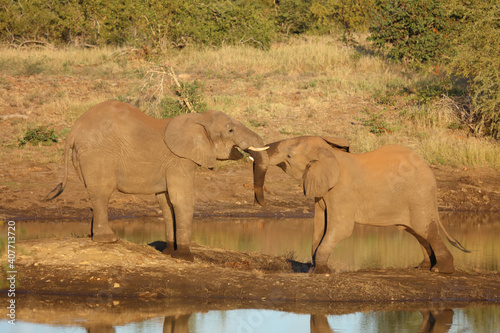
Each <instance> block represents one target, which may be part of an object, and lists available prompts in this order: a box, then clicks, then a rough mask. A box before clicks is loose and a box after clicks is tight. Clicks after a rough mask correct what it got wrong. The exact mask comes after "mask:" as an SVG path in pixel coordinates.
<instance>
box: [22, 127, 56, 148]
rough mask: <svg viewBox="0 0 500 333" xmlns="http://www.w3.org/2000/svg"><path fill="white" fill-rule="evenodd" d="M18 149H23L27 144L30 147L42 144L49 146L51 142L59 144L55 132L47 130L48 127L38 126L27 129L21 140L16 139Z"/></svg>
mask: <svg viewBox="0 0 500 333" xmlns="http://www.w3.org/2000/svg"><path fill="white" fill-rule="evenodd" d="M17 141H18V142H19V147H20V148H21V147H24V146H25V145H26V144H27V143H30V144H31V145H32V146H36V145H38V144H42V145H44V146H50V145H52V143H53V142H59V139H58V137H57V135H56V134H55V130H53V129H49V128H48V126H38V127H35V128H28V129H27V130H26V132H24V135H23V137H22V138H18V139H17Z"/></svg>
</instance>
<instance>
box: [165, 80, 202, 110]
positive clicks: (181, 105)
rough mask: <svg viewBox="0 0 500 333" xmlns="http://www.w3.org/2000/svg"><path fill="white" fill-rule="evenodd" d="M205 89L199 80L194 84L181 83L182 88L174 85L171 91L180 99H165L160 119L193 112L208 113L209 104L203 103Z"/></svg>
mask: <svg viewBox="0 0 500 333" xmlns="http://www.w3.org/2000/svg"><path fill="white" fill-rule="evenodd" d="M203 87H204V85H203V83H202V82H200V81H198V80H194V82H193V83H186V82H180V87H178V86H177V85H172V86H171V90H172V91H173V93H174V94H175V95H176V96H177V97H178V99H175V98H172V97H170V96H165V97H163V98H162V100H161V103H160V112H159V113H160V114H159V115H160V117H161V118H171V117H175V116H178V115H180V114H183V113H189V112H192V111H195V112H204V111H206V110H207V104H206V103H205V102H203ZM190 108H192V110H190Z"/></svg>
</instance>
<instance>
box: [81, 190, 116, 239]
mask: <svg viewBox="0 0 500 333" xmlns="http://www.w3.org/2000/svg"><path fill="white" fill-rule="evenodd" d="M88 192H89V195H90V201H91V202H92V240H93V241H94V242H99V243H113V242H116V241H118V237H116V235H115V233H114V232H113V230H112V229H111V227H110V226H109V222H108V202H109V198H110V197H111V192H112V190H108V191H103V189H102V188H100V189H99V190H98V191H95V190H94V191H92V190H89V191H88Z"/></svg>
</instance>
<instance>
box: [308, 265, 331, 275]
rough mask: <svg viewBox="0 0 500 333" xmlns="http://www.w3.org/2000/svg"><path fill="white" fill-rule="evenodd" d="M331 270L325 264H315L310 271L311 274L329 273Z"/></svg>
mask: <svg viewBox="0 0 500 333" xmlns="http://www.w3.org/2000/svg"><path fill="white" fill-rule="evenodd" d="M331 272H332V271H331V270H330V268H328V266H327V265H316V266H315V267H314V268H313V271H312V273H313V274H329V273H331Z"/></svg>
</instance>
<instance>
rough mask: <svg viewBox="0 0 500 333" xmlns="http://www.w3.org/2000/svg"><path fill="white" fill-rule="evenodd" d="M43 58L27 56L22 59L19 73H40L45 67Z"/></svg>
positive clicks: (30, 74) (29, 74)
mask: <svg viewBox="0 0 500 333" xmlns="http://www.w3.org/2000/svg"><path fill="white" fill-rule="evenodd" d="M46 66H47V65H46V61H45V59H43V58H42V59H33V58H28V59H26V60H24V62H23V64H22V66H21V71H20V73H19V74H21V75H26V76H32V75H37V74H40V73H42V72H43V71H44V70H45V69H46Z"/></svg>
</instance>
